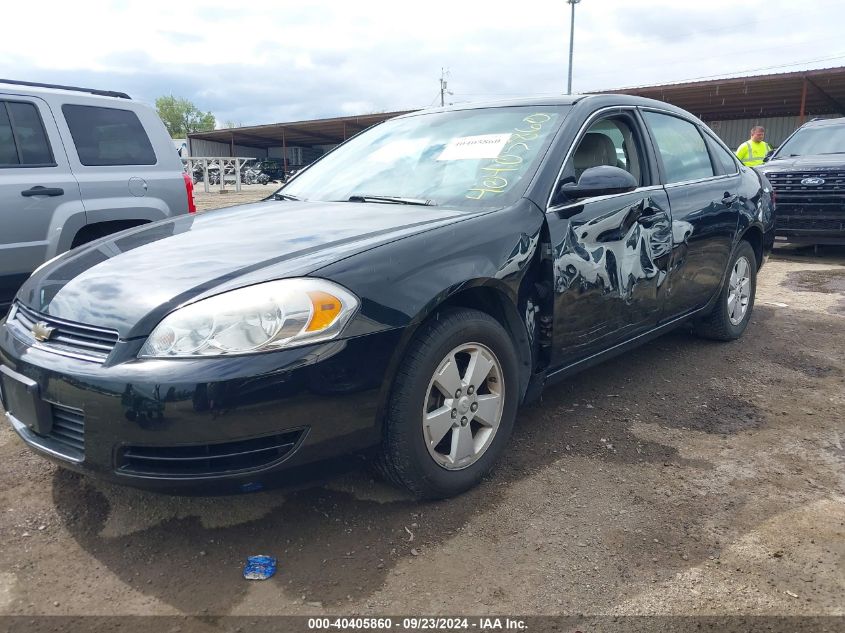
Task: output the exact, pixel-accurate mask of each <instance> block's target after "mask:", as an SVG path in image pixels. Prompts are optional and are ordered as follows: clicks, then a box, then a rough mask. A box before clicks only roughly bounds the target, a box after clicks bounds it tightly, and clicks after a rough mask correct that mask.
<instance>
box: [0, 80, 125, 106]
mask: <svg viewBox="0 0 845 633" xmlns="http://www.w3.org/2000/svg"><path fill="white" fill-rule="evenodd" d="M0 92H3V93H12V94H24V95H33V96H36V97H37V96H46V95H62V96H67V95H75V96H80V97H100V98H103V99H114V100H120V101H126V100H131V97H130V96H129V95H128V94H126V93H125V92H116V91H114V90H100V89H97V88H83V87H81V86H63V85H59V84H42V83H37V82H31V81H18V80H16V79H0Z"/></svg>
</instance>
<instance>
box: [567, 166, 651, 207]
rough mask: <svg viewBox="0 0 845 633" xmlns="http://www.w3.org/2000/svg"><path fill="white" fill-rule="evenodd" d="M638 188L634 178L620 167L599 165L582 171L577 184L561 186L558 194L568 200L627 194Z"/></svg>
mask: <svg viewBox="0 0 845 633" xmlns="http://www.w3.org/2000/svg"><path fill="white" fill-rule="evenodd" d="M637 186H638V183H637V180H636V178H634V177H633V176H632V175H631V174H630V173H629V172H627V171H625V170H624V169H621V168H620V167H611V166H610V165H599V166H598V167H590V168H589V169H586V170H584V173H583V174H581V177H580V178H579V179H578V184H575V183H571V182H570V183H566V184H564V185H561V187H560V193H562V194H564V195H565V196H566V197H567V198H569V199H578V198H594V197H596V196H609V195H612V194H615V193H627V192H629V191H633V190H634V189H636V188H637Z"/></svg>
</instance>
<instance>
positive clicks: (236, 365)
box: [0, 95, 774, 498]
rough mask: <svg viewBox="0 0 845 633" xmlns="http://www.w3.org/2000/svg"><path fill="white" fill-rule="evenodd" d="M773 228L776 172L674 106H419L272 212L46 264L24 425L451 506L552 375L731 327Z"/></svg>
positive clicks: (17, 366)
mask: <svg viewBox="0 0 845 633" xmlns="http://www.w3.org/2000/svg"><path fill="white" fill-rule="evenodd" d="M773 216H774V209H773V205H772V197H771V191H770V187H769V185H768V183H767V181H766V180H765V177H763V176H761V175H759V174H758V173H756V172H755V171H753V170H750V169H747V168H745V167H742V166H741V165H740V164H739V163H738V162H737V161H736V159H735V158H734V156H733V154H732V153H731V152H730V151H729V150H728V149H727V148H726V147H725V146H724V144H723V143H722V142H721V141H719V140H718V138H716V136H714V135H713V133H712V132H711V131H710V130H709V129H708V128H707V127H706V126H705V125H704V124H702V123H701V121H699V120H697V119H696V118H694V117H693V116H691V115H690V114H688V113H686V112H684V111H683V110H680V109H678V108H675V107H673V106H670V105H667V104H665V103H661V102H657V101H651V100H647V99H641V98H636V97H628V96H619V95H587V96H577V97H562V98H558V99H534V100H521V101H512V102H500V103H495V104H485V105H474V106H465V107H455V108H448V109H441V110H433V111H426V112H418V113H413V114H409V115H405V116H402V117H399V118H396V119H392V120H390V121H387V122H385V123H382V124H380V125H378V126H376V127H373V128H371V129H369V130H367V131H365V132H363V133H362V134H360V135H358V136H356V137H355V138H353V139H351V140H349V141H348V142H346V143H345V144H343V145H341V146H340V147H338V148H337V149H335V150H334V151H332V152H331V153H329V154H328V155H326V156H325V157H323V158H322V159H321V160H319V161H318V162H316V163H315V164H313V165H312V166H311V167H309V168H308V169H306V170H305V171H303V172H301V173H300V174H298V175H297V176H296V177H295V178H294V179H293V180H292V181H291V182H289V183H288V184H287V185H285V186H284V187H283V188H282V189H280V190H279V191H278V192H277V193H276V194H275V195H274V196H273V198H272V199H270V200H267V201H264V202H260V203H257V204H250V205H245V206H241V207H235V208H230V209H225V210H219V211H214V212H210V213H205V214H202V215H197V216H183V217H180V218H177V219H173V220H168V221H165V222H158V223H155V224H150V225H147V226H144V227H138V228H135V229H131V230H129V231H125V232H123V233H119V234H117V235H113V236H110V237H108V238H104V239H102V240H100V241H98V242H93V243H91V244H90V245H87V246H84V247H82V248H78V249H75V250H73V251H70V252H68V253H66V254H64V255H61V256H60V257H58V258H56V259H55V260H53V261H51V262H48V263H47V264H45V265H44V266H43V267H42V268H40V269H39V270H37V271H36V272H35V273H34V274H33V275H32V277H31V278H30V279H29V281H28V282H27V283H26V284H25V285H24V286H23V288H22V289H21V290H20V292H19V293H18V296H17V298H16V301H15V303H14V305H13V307H12V309H11V311H10V313H9V315H8V317H7V319H6V321H5V324H4V325H3V326H2V327H0V384H1V385H2V400H3V407H4V409H5V411H6V419H7V420H8V421H9V422H10V423H11V425H12V426H13V427H14V429H15V430H16V431H17V433H18V434H19V435H20V437H21V438H22V439H23V441H24V442H26V443H27V444H28V445H29V446H31V447H32V448H33V449H34V450H36V451H37V452H39V453H41V454H43V455H45V456H48V457H50V458H52V459H54V460H55V461H57V462H58V463H60V464H62V465H64V466H67V467H69V468H72V469H75V470H80V471H84V472H88V473H91V474H94V475H97V476H101V477H105V478H109V479H112V480H115V481H118V482H123V483H126V484H131V485H137V486H148V487H157V488H162V489H180V488H183V487H187V486H196V485H197V484H198V483H200V482H206V483H211V484H212V486H213V487H214V488H216V489H217V490H222V491H225V490H238V489H241V490H251V489H254V488H257V487H260V486H261V485H263V484H264V483H266V482H268V481H271V480H277V479H279V471H283V470H288V469H294V468H295V467H302V466H305V465H306V464H311V465H313V464H314V463H315V462H318V461H320V462H322V460H326V459H328V458H330V457H335V456H340V455H342V454H353V453H354V454H361V455H370V456H372V459H373V460H374V462H375V463H376V464H377V465H378V466H379V468H380V470H381V471H382V472H383V473H384V474H385V475H386V476H388V477H389V478H390V479H391V480H393V481H395V482H396V483H398V484H400V485H403V486H405V487H407V488H408V489H409V490H411V491H412V492H413V493H414V494H416V495H418V496H419V497H429V498H432V497H445V496H449V495H454V494H457V493H460V492H462V491H464V490H466V489H468V488H469V487H471V486H472V485H474V484H475V483H477V482H478V481H479V479H480V478H481V477H482V475H483V474H484V473H485V472H486V471H488V470H489V469H490V467H491V466H492V465H493V464H494V463H495V462H496V460H497V459H498V458H499V457H500V456H501V455H502V453H503V452H504V451H505V447H506V446H507V443H508V438H509V435H510V434H511V429H512V427H513V424H514V419H515V417H516V412H517V408H518V407H519V405H520V404H521V403H523V402H526V401H528V400H530V399H532V398H535V397H536V396H537V395H538V394H539V393H540V391H541V389H542V388H543V386H544V385H546V384H548V383H551V382H553V381H555V380H558V379H560V378H563V377H565V376H567V375H569V374H571V373H572V372H574V371H577V370H579V369H583V368H585V367H588V366H590V365H593V364H594V363H597V362H599V361H602V360H605V359H607V358H610V357H611V356H614V355H616V354H619V353H620V352H623V351H625V350H627V349H630V348H631V347H633V346H635V345H639V344H643V343H647V342H648V341H650V340H652V339H653V338H654V337H656V336H658V335H660V334H662V333H664V332H666V331H668V330H670V329H672V328H675V327H677V326H679V325H681V324H684V323H688V324H691V325H692V326H693V327H694V328H695V331H697V332H698V333H700V334H701V335H703V336H706V337H709V338H714V339H719V340H731V339H735V338H737V337H739V336H740V335H741V334H742V333H743V331H744V330H745V328H746V326H747V325H748V321H749V318H750V315H751V311H752V308H753V306H754V292H755V283H756V275H757V271H758V270H759V269H760V267H761V266H762V265H763V262H764V261H765V259H766V257H767V255H768V253H769V252H770V250H771V247H772V242H773V236H774V234H773V220H774V217H773ZM565 432H566V429H565V427H561V433H565Z"/></svg>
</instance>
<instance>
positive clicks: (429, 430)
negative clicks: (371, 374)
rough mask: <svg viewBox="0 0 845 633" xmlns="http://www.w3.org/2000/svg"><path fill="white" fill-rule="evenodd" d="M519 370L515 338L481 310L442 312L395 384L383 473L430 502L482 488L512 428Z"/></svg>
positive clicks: (410, 353)
mask: <svg viewBox="0 0 845 633" xmlns="http://www.w3.org/2000/svg"><path fill="white" fill-rule="evenodd" d="M517 366H518V365H517V359H516V352H515V350H514V347H513V343H512V341H511V339H510V336H509V335H508V333H507V332H506V331H505V329H504V328H503V327H502V326H501V325H500V324H499V323H498V322H497V321H496V320H495V319H493V318H492V317H490V316H489V315H487V314H485V313H483V312H478V311H476V310H455V311H448V312H442V313H440V315H439V316H438V318H435V319H432V320H431V321H430V322H429V323H427V324H425V325H424V326H423V327H422V329H421V331H420V332H419V333H418V335H417V336H416V338H415V340H414V341H412V343H411V344H410V346H409V349H408V352H407V353H406V355H405V358H404V360H403V362H402V364H401V366H400V369H399V371H398V373H397V376H396V381H395V383H394V386H393V390H392V393H391V398H390V404H389V407H388V412H387V419H386V420H385V437H384V444H383V447H382V453H381V456H380V459H379V469H380V470H381V472H382V473H383V474H385V475H386V476H387V477H388V479H390V480H392V481H393V482H395V483H397V484H399V485H401V486H404V487H405V488H407V489H408V490H410V491H411V492H412V493H413V494H414V495H415V496H417V497H419V498H426V499H438V498H445V497H451V496H453V495H456V494H460V493H461V492H464V491H465V490H468V489H469V488H471V487H473V486H474V485H476V484H477V483H478V482H479V480H480V479H481V478H482V477H483V476H484V474H485V473H487V472H488V471H489V470H490V468H491V467H492V466H493V464H494V463H495V461H496V459H497V458H498V457H499V456H500V455H501V453H502V451H503V450H504V447H505V445H506V444H507V441H508V438H509V436H510V433H511V430H512V428H513V423H514V419H515V417H516V408H517V402H518V399H519V394H518V382H519V381H518V378H517V375H518V373H517Z"/></svg>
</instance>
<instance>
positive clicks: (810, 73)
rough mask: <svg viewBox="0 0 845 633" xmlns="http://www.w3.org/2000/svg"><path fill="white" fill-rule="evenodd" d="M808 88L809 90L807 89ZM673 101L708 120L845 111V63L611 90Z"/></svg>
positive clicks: (841, 112) (668, 101)
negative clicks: (747, 75) (767, 73)
mask: <svg viewBox="0 0 845 633" xmlns="http://www.w3.org/2000/svg"><path fill="white" fill-rule="evenodd" d="M805 90H806V93H804V91H805ZM606 92H610V93H616V94H629V95H639V96H642V97H649V98H651V99H658V100H660V101H665V102H667V103H671V104H673V105H676V106H678V107H680V108H683V109H685V110H689V111H690V112H692V113H693V114H695V115H696V116H698V117H699V118H702V119H704V120H711V121H712V120H721V121H726V120H730V119H745V118H752V117H761V116H762V117H775V116H794V115H798V114H800V112H801V99H802V94H804V114H805V115H820V114H836V113H840V114H845V67H843V66H839V67H836V68H822V69H818V70H804V71H799V72H788V73H773V74H769V75H754V76H750V77H729V78H725V79H709V80H703V81H690V82H686V83H675V84H664V85H660V86H643V87H636V88H620V89H616V90H607V91H606Z"/></svg>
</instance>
